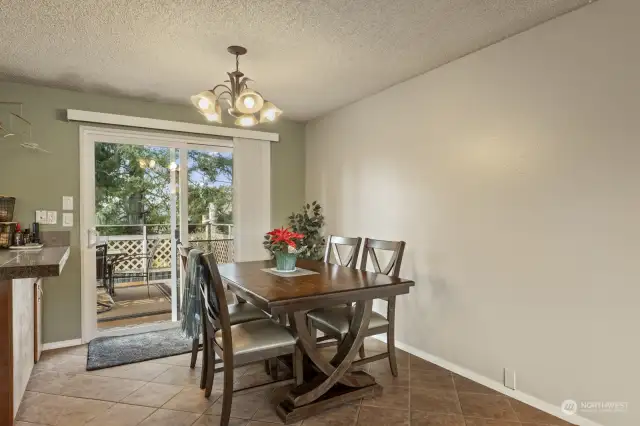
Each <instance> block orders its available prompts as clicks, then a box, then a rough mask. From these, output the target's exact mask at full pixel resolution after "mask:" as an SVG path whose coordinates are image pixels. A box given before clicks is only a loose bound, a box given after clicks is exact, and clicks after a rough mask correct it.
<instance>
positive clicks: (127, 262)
mask: <svg viewBox="0 0 640 426" xmlns="http://www.w3.org/2000/svg"><path fill="white" fill-rule="evenodd" d="M199 236H200V235H198V234H196V235H192V236H191V238H193V237H199ZM216 236H217V235H216ZM107 238H108V241H107V244H108V251H111V252H113V251H119V252H122V253H124V255H125V256H141V255H143V254H145V253H147V254H150V253H151V249H152V247H153V245H154V244H155V243H156V241H159V243H158V244H159V245H158V247H157V248H156V252H155V255H154V257H153V263H152V266H151V269H169V268H171V238H170V235H149V236H147V240H146V242H147V249H146V251H143V250H142V247H143V244H144V240H143V236H142V235H113V236H109V237H107ZM189 244H190V245H192V246H193V247H197V248H199V249H200V250H202V251H205V252H209V251H212V252H213V253H214V255H215V257H216V261H217V262H218V263H231V262H233V259H234V244H233V239H215V240H204V239H198V240H196V241H190V242H189ZM144 262H146V259H144V258H135V257H132V258H128V259H127V258H125V259H121V260H119V261H118V263H117V264H116V272H122V271H140V270H143V269H144Z"/></svg>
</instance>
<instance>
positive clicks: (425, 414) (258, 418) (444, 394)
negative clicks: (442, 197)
mask: <svg viewBox="0 0 640 426" xmlns="http://www.w3.org/2000/svg"><path fill="white" fill-rule="evenodd" d="M366 347H367V350H368V351H369V352H370V353H372V354H373V353H375V352H376V351H381V350H382V349H383V348H382V346H381V343H380V342H378V341H376V340H370V341H367V344H366ZM329 350H330V349H329ZM86 352H87V348H86V346H80V347H75V348H69V349H63V350H57V351H50V352H46V353H45V354H44V355H43V358H42V360H41V361H40V362H39V363H38V364H37V365H36V367H35V368H34V371H33V374H32V376H31V380H30V381H29V385H28V387H27V392H26V394H25V396H24V399H23V400H22V404H21V406H20V409H19V411H18V413H17V422H16V426H81V425H87V426H137V425H141V426H218V425H219V423H220V417H219V415H220V409H221V401H220V396H221V395H222V393H221V389H220V385H221V382H222V381H221V380H217V381H216V385H215V386H214V391H213V393H212V395H211V397H210V398H209V399H206V398H204V395H203V391H201V390H200V389H199V387H198V384H199V378H200V367H199V366H198V367H197V368H196V369H194V370H191V369H190V368H189V360H190V355H188V354H187V355H180V356H176V357H170V358H163V359H160V360H154V361H148V362H143V363H139V364H132V365H125V366H120V367H114V368H109V369H104V370H98V371H93V372H87V371H85V364H86ZM398 362H399V367H400V374H399V377H397V378H395V377H393V376H392V375H391V373H390V371H389V366H388V363H387V361H386V360H383V361H378V362H376V363H373V364H370V365H369V366H367V368H366V369H367V370H368V371H369V373H371V374H372V375H374V376H375V377H376V379H377V381H378V382H379V383H380V384H382V385H383V386H384V392H383V394H382V395H381V396H377V397H374V398H367V399H365V400H363V401H360V402H357V403H353V404H347V405H344V406H342V407H339V408H336V409H333V410H331V411H328V412H326V413H324V414H322V415H319V416H316V417H313V418H310V419H307V420H305V421H304V422H302V425H303V426H327V425H331V426H369V425H374V426H378V425H380V426H382V425H414V426H565V425H568V423H566V422H564V421H563V420H560V419H557V418H555V417H552V416H550V415H548V414H546V413H543V412H541V411H539V410H536V409H535V408H533V407H529V406H527V405H525V404H522V403H520V402H518V401H515V400H513V399H511V398H509V397H506V396H504V395H502V394H499V393H497V392H495V391H494V390H491V389H489V388H486V387H484V386H482V385H480V384H478V383H475V382H473V381H471V380H468V379H466V378H464V377H461V376H458V375H455V374H453V373H451V372H449V371H448V370H444V369H442V368H440V367H438V366H436V365H434V364H431V363H429V362H426V361H423V360H421V359H419V358H416V357H414V356H412V355H409V354H407V353H406V352H402V351H399V352H398ZM235 375H236V377H235V383H236V386H237V387H238V388H242V387H245V386H248V385H252V384H256V383H261V382H266V381H268V380H269V379H268V377H267V376H266V375H265V374H264V372H263V369H262V365H253V366H248V367H243V368H239V369H237V370H236V374H235ZM285 392H286V387H282V386H275V385H272V386H270V387H261V388H258V389H253V390H250V391H241V392H237V393H235V394H234V400H233V407H232V412H231V416H232V419H231V422H230V425H231V426H274V425H275V424H282V422H281V421H280V419H279V418H278V416H277V415H276V414H275V410H274V406H275V401H278V400H279V399H280V398H282V397H283V395H284V393H285Z"/></svg>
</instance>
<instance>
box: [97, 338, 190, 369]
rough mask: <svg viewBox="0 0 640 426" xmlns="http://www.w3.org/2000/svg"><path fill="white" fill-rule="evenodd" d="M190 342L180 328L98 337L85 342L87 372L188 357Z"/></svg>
mask: <svg viewBox="0 0 640 426" xmlns="http://www.w3.org/2000/svg"><path fill="white" fill-rule="evenodd" d="M192 342H193V341H192V340H191V339H189V338H186V337H184V335H183V334H182V331H181V330H180V328H172V329H169V330H161V331H150V332H148V333H140V334H131V335H128V336H117V337H98V338H95V339H93V340H92V341H90V342H89V352H88V354H87V371H93V370H101V369H103V368H109V367H116V366H118V365H126V364H133V363H136V362H143V361H149V360H152V359H158V358H166V357H169V356H174V355H182V354H186V353H190V352H191V345H192Z"/></svg>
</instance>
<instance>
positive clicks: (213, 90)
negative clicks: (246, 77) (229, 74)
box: [211, 84, 231, 96]
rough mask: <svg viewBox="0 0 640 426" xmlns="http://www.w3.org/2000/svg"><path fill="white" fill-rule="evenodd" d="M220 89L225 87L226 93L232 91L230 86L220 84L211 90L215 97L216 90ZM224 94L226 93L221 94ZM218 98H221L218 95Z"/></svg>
mask: <svg viewBox="0 0 640 426" xmlns="http://www.w3.org/2000/svg"><path fill="white" fill-rule="evenodd" d="M218 87H224V88H225V89H226V90H225V91H226V92H229V91H230V90H231V89H230V88H229V86H227V85H226V84H218V85H216V86H215V87H214V88H213V89H211V91H212V92H213V94H214V95H215V93H216V89H217V88H218ZM222 93H224V92H221V93H220V94H222ZM216 96H219V95H216Z"/></svg>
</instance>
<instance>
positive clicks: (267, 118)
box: [260, 102, 282, 123]
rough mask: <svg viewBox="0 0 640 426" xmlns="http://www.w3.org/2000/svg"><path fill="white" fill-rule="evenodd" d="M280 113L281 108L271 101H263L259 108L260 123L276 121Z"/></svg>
mask: <svg viewBox="0 0 640 426" xmlns="http://www.w3.org/2000/svg"><path fill="white" fill-rule="evenodd" d="M281 114H282V110H281V109H280V108H278V107H277V106H275V105H274V104H272V103H271V102H265V103H264V106H263V107H262V109H261V110H260V122H261V123H269V122H272V121H276V119H277V118H278V117H280V115H281Z"/></svg>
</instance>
